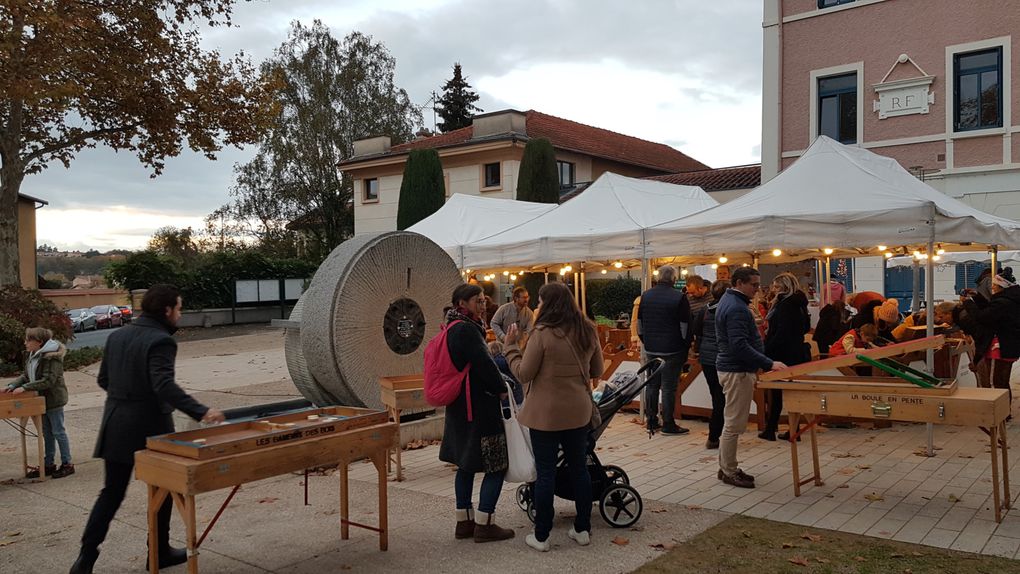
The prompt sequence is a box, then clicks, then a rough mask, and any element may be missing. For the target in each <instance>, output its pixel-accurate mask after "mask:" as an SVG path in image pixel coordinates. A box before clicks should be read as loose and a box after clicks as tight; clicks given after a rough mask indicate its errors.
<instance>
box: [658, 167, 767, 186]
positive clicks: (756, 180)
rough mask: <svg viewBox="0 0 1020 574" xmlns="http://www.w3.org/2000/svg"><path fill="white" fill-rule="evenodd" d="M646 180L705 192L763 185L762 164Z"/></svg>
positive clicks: (674, 174)
mask: <svg viewBox="0 0 1020 574" xmlns="http://www.w3.org/2000/svg"><path fill="white" fill-rule="evenodd" d="M645 179H653V180H655V181H664V182H666V183H673V184H677V185H696V186H698V187H700V188H701V189H703V190H705V191H723V190H726V189H750V188H755V187H758V186H759V185H761V164H760V163H758V164H754V165H738V166H735V167H720V168H719V169H704V170H700V171H688V172H684V173H671V174H669V175H656V176H652V177H647V178H645Z"/></svg>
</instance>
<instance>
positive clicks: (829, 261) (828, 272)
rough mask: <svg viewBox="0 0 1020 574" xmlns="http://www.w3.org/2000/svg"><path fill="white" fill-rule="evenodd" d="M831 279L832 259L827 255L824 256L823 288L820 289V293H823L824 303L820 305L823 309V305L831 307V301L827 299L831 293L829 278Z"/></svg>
mask: <svg viewBox="0 0 1020 574" xmlns="http://www.w3.org/2000/svg"><path fill="white" fill-rule="evenodd" d="M831 277H832V258H831V257H829V256H828V255H826V256H825V283H824V285H825V287H823V288H822V293H825V302H824V303H823V304H822V306H823V307H824V306H825V305H831V304H832V301H831V300H830V299H829V295H831V293H829V278H831Z"/></svg>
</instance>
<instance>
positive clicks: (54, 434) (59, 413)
mask: <svg viewBox="0 0 1020 574" xmlns="http://www.w3.org/2000/svg"><path fill="white" fill-rule="evenodd" d="M42 420H43V425H42V428H43V444H44V445H45V450H46V456H45V459H46V460H45V462H46V466H51V465H52V464H53V459H54V458H55V456H56V454H57V453H56V448H54V444H53V442H54V439H56V443H57V444H58V445H60V462H61V464H71V443H70V442H69V441H68V440H67V432H65V431H64V409H63V407H61V408H59V409H53V410H50V411H46V414H44V415H43V417H42Z"/></svg>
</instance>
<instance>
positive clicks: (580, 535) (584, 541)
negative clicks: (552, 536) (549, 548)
mask: <svg viewBox="0 0 1020 574" xmlns="http://www.w3.org/2000/svg"><path fill="white" fill-rule="evenodd" d="M567 538H569V539H571V540H573V541H574V542H577V543H578V544H580V545H581V546H587V545H589V544H591V532H589V531H587V530H585V531H583V532H577V531H576V530H574V528H573V527H571V528H570V530H568V531H567ZM547 542H548V541H547Z"/></svg>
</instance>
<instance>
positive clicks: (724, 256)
mask: <svg viewBox="0 0 1020 574" xmlns="http://www.w3.org/2000/svg"><path fill="white" fill-rule="evenodd" d="M729 260H730V258H729V257H726V254H723V255H722V256H721V257H720V258H719V263H726V262H727V261H729Z"/></svg>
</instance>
